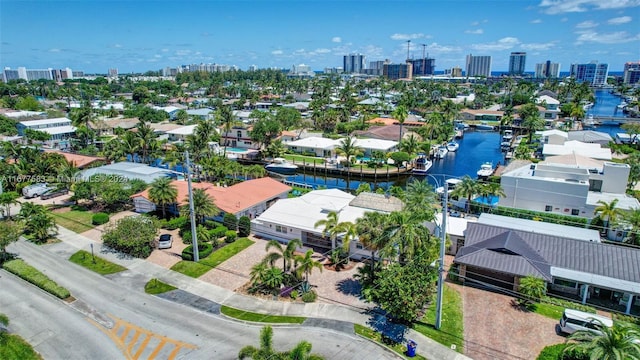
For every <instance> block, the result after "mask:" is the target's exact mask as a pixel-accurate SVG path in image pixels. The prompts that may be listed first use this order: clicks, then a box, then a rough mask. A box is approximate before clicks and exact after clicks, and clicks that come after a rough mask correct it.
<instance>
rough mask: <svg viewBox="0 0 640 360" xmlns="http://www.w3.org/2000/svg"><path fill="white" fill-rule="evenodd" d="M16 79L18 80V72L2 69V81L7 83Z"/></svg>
mask: <svg viewBox="0 0 640 360" xmlns="http://www.w3.org/2000/svg"><path fill="white" fill-rule="evenodd" d="M18 79H20V73H19V72H18V70H12V69H11V68H8V67H6V68H4V71H3V72H2V81H4V82H9V81H11V80H18Z"/></svg>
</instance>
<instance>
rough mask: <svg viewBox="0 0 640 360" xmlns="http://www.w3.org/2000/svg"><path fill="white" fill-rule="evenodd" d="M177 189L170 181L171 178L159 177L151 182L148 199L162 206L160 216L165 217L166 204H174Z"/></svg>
mask: <svg viewBox="0 0 640 360" xmlns="http://www.w3.org/2000/svg"><path fill="white" fill-rule="evenodd" d="M177 197H178V189H177V188H176V187H175V185H173V184H172V183H171V178H168V177H159V178H157V179H155V180H154V181H153V182H152V183H151V187H150V188H149V199H150V200H151V201H153V202H154V203H155V204H158V205H160V206H161V207H162V217H163V218H166V217H167V213H166V208H167V205H171V204H175V203H176V201H177Z"/></svg>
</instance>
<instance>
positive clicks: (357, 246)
mask: <svg viewBox="0 0 640 360" xmlns="http://www.w3.org/2000/svg"><path fill="white" fill-rule="evenodd" d="M356 249H358V250H362V249H364V246H362V244H360V243H356Z"/></svg>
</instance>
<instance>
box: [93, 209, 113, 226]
mask: <svg viewBox="0 0 640 360" xmlns="http://www.w3.org/2000/svg"><path fill="white" fill-rule="evenodd" d="M108 222H109V214H107V213H103V212H99V213H95V214H93V217H92V218H91V223H92V224H93V225H102V224H106V223H108Z"/></svg>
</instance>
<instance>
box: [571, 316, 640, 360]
mask: <svg viewBox="0 0 640 360" xmlns="http://www.w3.org/2000/svg"><path fill="white" fill-rule="evenodd" d="M598 330H599V331H600V334H598V333H595V332H593V331H590V330H578V331H576V332H574V333H573V334H571V335H569V338H568V340H571V341H575V342H573V343H571V344H569V345H568V346H567V347H566V348H565V349H564V352H565V353H566V352H567V351H573V350H578V351H581V352H583V353H585V354H588V355H589V359H592V360H596V359H598V360H639V359H640V331H639V330H638V328H637V326H634V325H631V324H627V323H624V322H620V321H614V322H613V326H612V327H608V326H604V325H602V324H600V326H598Z"/></svg>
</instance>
